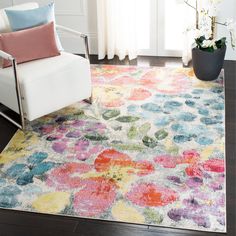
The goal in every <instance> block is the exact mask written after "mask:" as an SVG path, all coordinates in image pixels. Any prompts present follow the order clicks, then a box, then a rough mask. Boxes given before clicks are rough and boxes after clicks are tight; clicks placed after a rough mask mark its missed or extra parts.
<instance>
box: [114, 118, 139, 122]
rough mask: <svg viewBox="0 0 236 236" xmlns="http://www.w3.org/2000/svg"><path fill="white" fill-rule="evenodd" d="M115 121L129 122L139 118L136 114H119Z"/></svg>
mask: <svg viewBox="0 0 236 236" xmlns="http://www.w3.org/2000/svg"><path fill="white" fill-rule="evenodd" d="M116 120H117V121H119V122H122V123H131V122H135V121H137V120H139V117H136V116H120V117H118V118H116Z"/></svg>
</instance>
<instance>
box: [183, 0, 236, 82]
mask: <svg viewBox="0 0 236 236" xmlns="http://www.w3.org/2000/svg"><path fill="white" fill-rule="evenodd" d="M198 1H199V0H196V5H195V6H193V5H191V4H190V3H189V1H188V0H185V1H184V2H185V4H187V5H188V6H190V7H192V8H193V9H194V10H195V12H196V26H195V45H194V47H193V48H192V63H193V69H194V73H195V75H196V77H197V78H198V79H200V80H205V81H210V80H215V79H217V78H218V76H219V74H220V72H221V69H222V67H223V63H224V58H225V53H226V43H227V42H226V37H222V38H220V39H216V36H215V29H216V25H217V24H218V25H222V26H225V27H227V28H228V30H229V33H230V38H231V46H232V47H233V48H235V43H236V42H235V41H236V38H235V31H234V27H235V23H234V22H233V20H227V21H226V22H224V23H221V22H218V21H217V13H218V9H219V3H220V2H221V1H222V0H207V1H205V5H204V6H199V2H198ZM201 2H202V1H201Z"/></svg>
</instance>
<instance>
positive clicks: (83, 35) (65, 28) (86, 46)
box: [56, 25, 89, 60]
mask: <svg viewBox="0 0 236 236" xmlns="http://www.w3.org/2000/svg"><path fill="white" fill-rule="evenodd" d="M56 29H57V30H61V31H64V32H66V33H69V34H73V35H74V36H79V37H81V38H83V40H84V46H85V57H86V59H88V60H89V46H88V36H87V35H86V34H83V33H81V32H79V31H76V30H73V29H70V28H67V27H65V26H62V25H56Z"/></svg>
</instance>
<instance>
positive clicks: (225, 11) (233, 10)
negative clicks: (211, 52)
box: [217, 0, 236, 60]
mask: <svg viewBox="0 0 236 236" xmlns="http://www.w3.org/2000/svg"><path fill="white" fill-rule="evenodd" d="M227 18H228V19H232V18H233V19H234V20H235V21H236V0H224V1H223V2H222V3H221V8H220V15H219V21H220V22H223V23H224V21H225V19H227ZM235 30H236V29H235ZM217 35H218V37H219V38H220V37H223V36H226V35H227V36H228V37H227V42H228V48H227V53H226V59H227V60H236V49H235V50H233V49H232V47H231V45H230V37H229V32H228V30H227V28H226V27H224V26H220V25H219V26H218V27H217Z"/></svg>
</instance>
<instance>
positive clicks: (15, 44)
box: [0, 22, 60, 68]
mask: <svg viewBox="0 0 236 236" xmlns="http://www.w3.org/2000/svg"><path fill="white" fill-rule="evenodd" d="M0 50H2V51H4V52H6V53H9V54H10V55H12V56H13V57H14V58H15V59H16V61H17V63H23V62H27V61H33V60H36V59H41V58H47V57H53V56H58V55H60V52H59V51H58V48H57V45H56V41H55V34H54V23H53V22H50V23H48V24H45V25H41V26H38V27H34V28H30V29H25V30H21V31H16V32H10V33H3V34H0ZM9 66H11V62H10V61H7V60H3V65H2V67H3V68H5V67H9Z"/></svg>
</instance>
